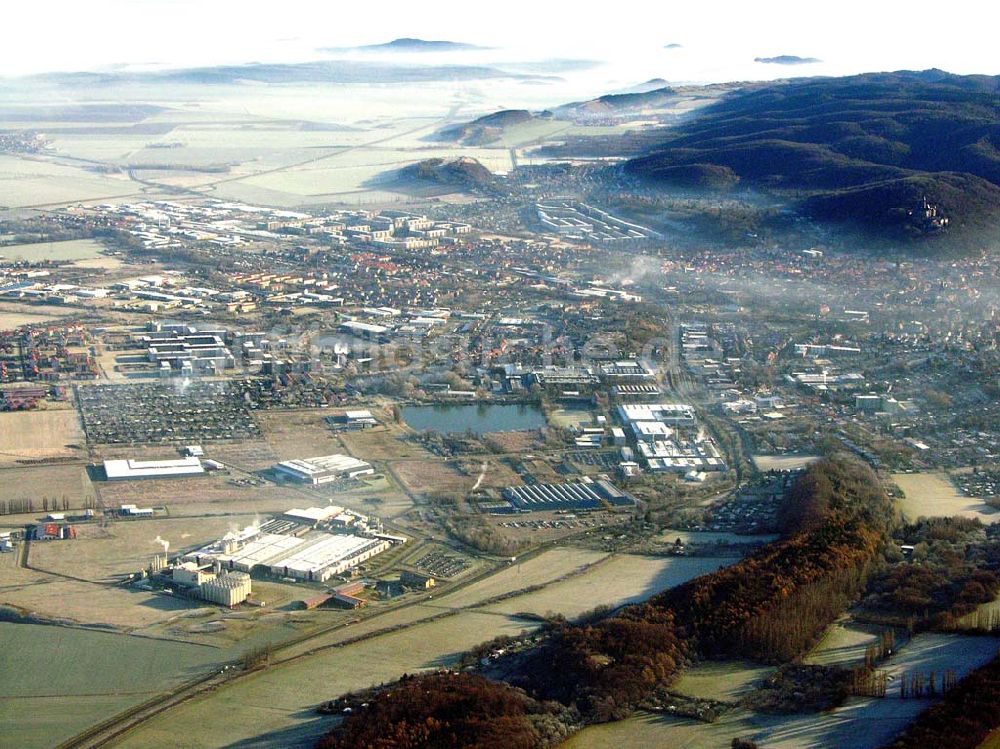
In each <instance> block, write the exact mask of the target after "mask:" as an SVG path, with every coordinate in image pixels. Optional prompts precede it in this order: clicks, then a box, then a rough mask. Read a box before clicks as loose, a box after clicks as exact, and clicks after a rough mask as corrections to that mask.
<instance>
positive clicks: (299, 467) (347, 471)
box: [274, 455, 375, 484]
mask: <svg viewBox="0 0 1000 749" xmlns="http://www.w3.org/2000/svg"><path fill="white" fill-rule="evenodd" d="M274 470H275V471H276V472H277V473H279V474H282V475H284V476H287V477H289V478H292V479H294V480H295V481H300V482H302V483H303V484H326V483H328V482H330V481H336V480H337V479H346V478H350V479H353V478H357V477H358V476H366V475H371V474H373V473H375V469H374V468H372V466H371V464H370V463H366V462H365V461H363V460H358V459H357V458H352V457H351V456H350V455H324V456H320V457H317V458H305V459H302V460H286V461H284V462H282V463H278V465H276V466H275V467H274Z"/></svg>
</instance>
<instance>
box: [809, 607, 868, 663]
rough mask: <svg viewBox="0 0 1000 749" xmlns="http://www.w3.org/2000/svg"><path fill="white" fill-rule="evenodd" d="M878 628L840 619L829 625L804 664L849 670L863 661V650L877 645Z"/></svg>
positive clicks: (847, 619)
mask: <svg viewBox="0 0 1000 749" xmlns="http://www.w3.org/2000/svg"><path fill="white" fill-rule="evenodd" d="M879 631H880V628H878V627H868V626H866V625H864V624H860V623H858V622H854V621H851V620H850V619H849V618H846V617H844V618H841V619H838V620H837V621H835V622H834V623H833V624H831V625H830V626H829V627H828V628H827V630H826V632H825V633H824V635H823V639H821V640H820V641H819V642H818V643H817V644H816V647H814V648H813V649H812V651H810V652H809V654H808V655H806V657H805V658H804V661H805V662H806V663H815V664H820V665H824V666H844V667H845V668H849V667H851V666H855V665H858V664H861V663H864V660H865V649H866V648H867V647H868V646H869V645H875V644H877V643H878V633H879Z"/></svg>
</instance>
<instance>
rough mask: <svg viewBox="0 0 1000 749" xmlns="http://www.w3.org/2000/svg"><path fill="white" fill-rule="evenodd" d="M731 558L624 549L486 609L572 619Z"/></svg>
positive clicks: (628, 600) (650, 592) (681, 580)
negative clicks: (627, 551)
mask: <svg viewBox="0 0 1000 749" xmlns="http://www.w3.org/2000/svg"><path fill="white" fill-rule="evenodd" d="M727 561H732V560H723V559H710V558H701V557H646V556H638V555H635V554H622V555H619V556H615V557H612V558H610V559H608V560H606V561H603V562H601V563H600V564H598V565H597V566H595V567H594V568H593V569H591V570H588V571H587V572H586V573H584V574H582V575H576V576H574V577H571V578H569V579H568V580H564V581H562V582H558V583H555V584H553V585H549V586H547V587H545V588H543V589H542V590H540V591H537V592H534V593H527V594H525V595H523V596H518V597H516V598H512V599H510V600H507V601H502V602H501V603H497V604H493V605H491V606H487V607H486V608H485V609H484V610H485V611H496V612H498V613H504V614H517V613H520V612H530V613H533V614H542V615H544V614H549V613H556V614H562V615H563V616H565V617H567V618H569V619H572V618H574V617H578V616H580V615H581V614H583V613H585V612H587V611H590V610H592V609H593V608H594V607H596V606H612V607H617V606H622V605H624V604H626V603H634V602H635V601H641V600H645V599H646V598H649V597H650V596H651V595H653V594H654V593H657V592H659V591H661V590H665V589H666V588H672V587H674V586H675V585H680V584H681V583H684V582H687V581H688V580H691V579H692V578H695V577H698V576H699V575H704V574H706V573H708V572H713V571H715V570H717V569H718V568H719V567H721V566H723V565H724V564H726V562H727Z"/></svg>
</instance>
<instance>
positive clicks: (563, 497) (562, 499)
mask: <svg viewBox="0 0 1000 749" xmlns="http://www.w3.org/2000/svg"><path fill="white" fill-rule="evenodd" d="M503 496H504V499H506V500H507V501H508V502H509V503H510V504H511V506H512V507H513V508H514V509H515V510H516V511H518V512H542V511H547V510H600V509H604V508H607V507H632V506H634V505H635V503H636V502H635V498H634V497H633V496H632V495H630V494H628V493H627V492H623V491H622V490H621V489H618V488H617V487H615V486H614V485H613V484H611V482H609V481H604V480H599V481H590V480H587V481H581V482H575V483H570V484H526V485H524V486H508V487H507V488H506V489H504V490H503Z"/></svg>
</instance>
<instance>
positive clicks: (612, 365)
mask: <svg viewBox="0 0 1000 749" xmlns="http://www.w3.org/2000/svg"><path fill="white" fill-rule="evenodd" d="M601 376H602V377H606V378H609V379H614V380H652V379H654V378H655V377H656V370H655V369H654V368H653V367H651V366H650V365H649V364H646V363H645V362H642V361H637V360H635V359H627V360H624V361H615V362H608V363H606V364H602V365H601Z"/></svg>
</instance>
